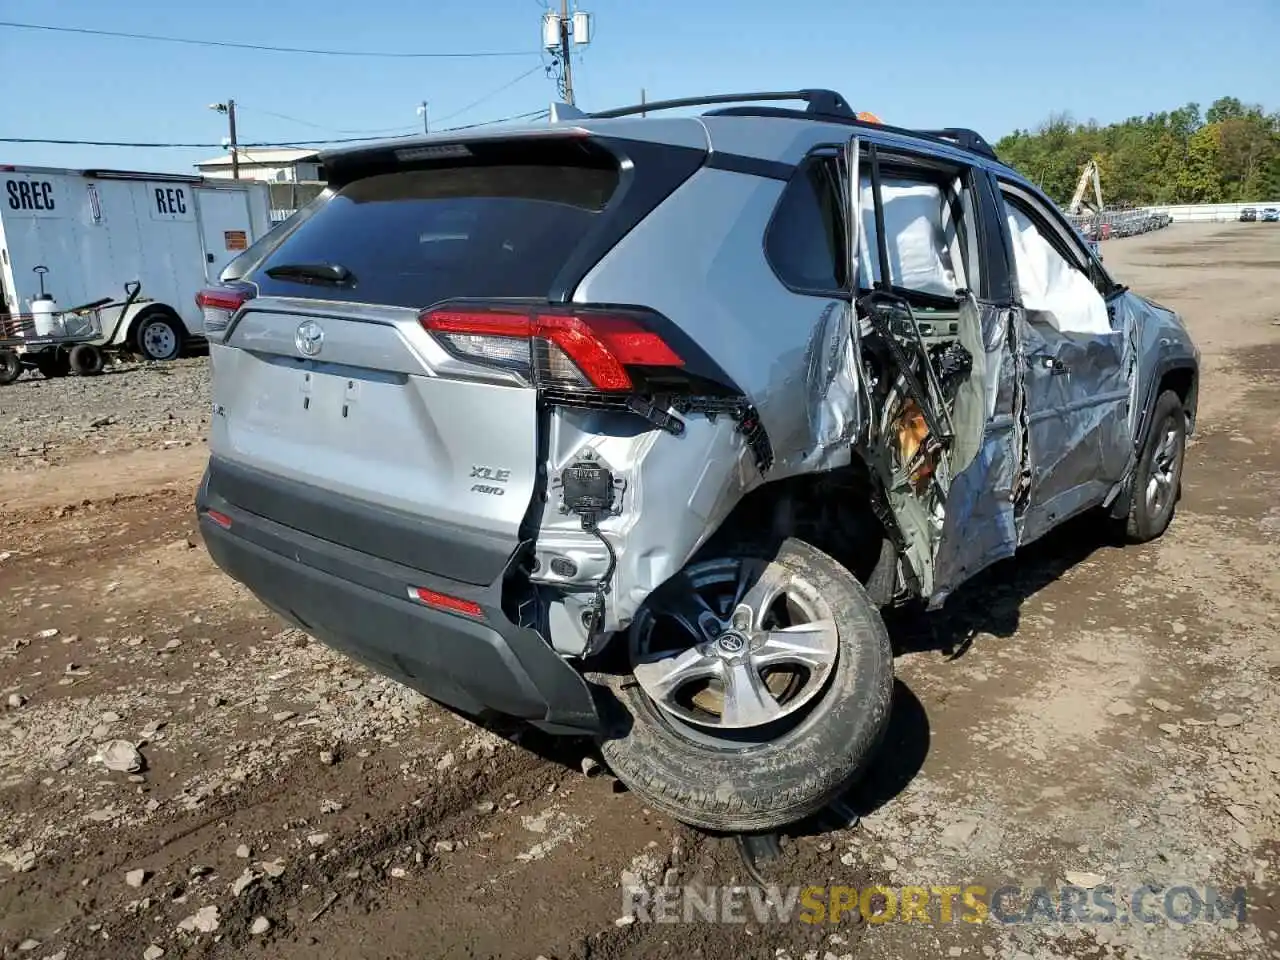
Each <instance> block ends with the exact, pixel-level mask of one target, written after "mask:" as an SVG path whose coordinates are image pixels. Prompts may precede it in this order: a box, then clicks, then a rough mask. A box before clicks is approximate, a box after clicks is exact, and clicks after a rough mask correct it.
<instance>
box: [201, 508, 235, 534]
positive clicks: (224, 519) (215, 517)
mask: <svg viewBox="0 0 1280 960" xmlns="http://www.w3.org/2000/svg"><path fill="white" fill-rule="evenodd" d="M204 515H205V516H206V517H208V518H209V519H210V520H212V521H213V522H214V523H216V524H217V525H218V526H220V527H221V528H222V529H223V530H230V529H231V518H230V517H228V516H227V515H226V514H225V513H219V512H218V511H217V510H206V511H205V512H204Z"/></svg>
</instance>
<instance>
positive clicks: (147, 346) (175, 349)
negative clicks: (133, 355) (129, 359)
mask: <svg viewBox="0 0 1280 960" xmlns="http://www.w3.org/2000/svg"><path fill="white" fill-rule="evenodd" d="M134 344H135V346H137V348H138V352H139V353H140V354H142V356H143V358H144V359H147V360H176V359H177V358H178V354H179V353H181V352H182V327H181V324H180V323H179V322H178V320H177V318H175V317H173V316H172V315H170V314H168V313H162V312H160V311H155V312H153V313H149V314H147V315H146V316H145V317H143V318H142V321H141V322H140V323H139V324H138V329H137V331H136V332H135V333H134Z"/></svg>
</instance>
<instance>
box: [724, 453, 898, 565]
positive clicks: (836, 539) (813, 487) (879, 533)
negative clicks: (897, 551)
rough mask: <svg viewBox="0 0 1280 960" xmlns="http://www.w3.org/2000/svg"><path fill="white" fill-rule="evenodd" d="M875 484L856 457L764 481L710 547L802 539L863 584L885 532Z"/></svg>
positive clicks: (729, 520)
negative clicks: (842, 463) (834, 466)
mask: <svg viewBox="0 0 1280 960" xmlns="http://www.w3.org/2000/svg"><path fill="white" fill-rule="evenodd" d="M874 493H875V485H874V482H873V480H872V477H871V473H870V470H869V469H868V467H867V465H866V464H865V463H864V462H863V461H862V460H861V459H860V458H858V457H856V456H855V458H854V460H853V462H852V463H851V464H850V465H849V466H847V467H840V468H838V469H835V470H828V471H823V472H821V473H810V474H804V475H802V476H798V477H788V478H786V479H784V480H777V481H774V482H773V483H767V484H765V485H764V486H762V487H758V488H757V489H755V490H753V491H751V493H749V494H747V496H745V497H743V498H742V500H741V501H740V502H739V503H738V505H737V506H736V507H734V509H733V511H732V512H731V513H730V514H729V516H728V517H726V518H725V520H724V522H723V523H722V524H721V525H720V528H719V529H718V530H717V531H716V533H715V534H714V536H713V537H712V538H711V541H710V543H709V546H710V547H711V548H712V549H714V546H715V545H718V544H720V543H723V542H725V541H730V540H731V541H741V540H743V539H752V540H757V539H758V540H764V541H765V542H768V543H778V544H780V543H781V542H782V541H783V540H785V539H786V538H787V537H796V538H798V539H800V540H803V541H805V542H806V543H809V544H811V545H813V546H815V547H817V548H818V549H819V550H821V551H822V552H823V553H826V554H827V555H829V556H830V557H831V558H832V559H834V560H836V561H837V562H838V563H840V564H841V565H842V566H844V567H845V568H846V569H848V570H849V572H850V573H852V574H853V575H854V576H855V577H857V578H858V580H859V581H861V582H863V583H866V582H867V580H868V578H869V577H870V576H871V573H872V571H873V570H874V569H875V567H876V563H877V561H878V560H879V559H880V548H881V545H882V543H883V542H884V537H885V531H884V526H883V524H881V522H880V520H879V518H878V517H877V516H876V512H875V510H874V509H873V507H872V497H873V496H874Z"/></svg>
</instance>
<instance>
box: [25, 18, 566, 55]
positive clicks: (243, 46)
mask: <svg viewBox="0 0 1280 960" xmlns="http://www.w3.org/2000/svg"><path fill="white" fill-rule="evenodd" d="M0 27H8V28H10V29H15V30H45V31H48V32H51V33H77V34H81V35H84V36H91V37H111V38H114V39H118V40H150V41H153V42H156V43H183V44H187V45H188V46H195V47H230V48H233V49H236V50H257V51H263V52H267V53H303V54H310V55H312V56H320V57H379V58H384V59H393V60H432V59H454V60H464V59H474V58H477V57H528V56H533V55H535V54H536V55H541V51H538V50H485V51H461V52H455V53H417V52H405V51H389V50H318V49H314V48H311V47H277V46H271V45H269V44H264V43H239V42H237V41H234V40H201V39H196V38H195V37H166V36H160V35H158V34H151V33H124V32H122V31H118V30H92V29H89V28H88V27H58V26H53V25H52V24H47V23H16V22H13V21H9V20H0Z"/></svg>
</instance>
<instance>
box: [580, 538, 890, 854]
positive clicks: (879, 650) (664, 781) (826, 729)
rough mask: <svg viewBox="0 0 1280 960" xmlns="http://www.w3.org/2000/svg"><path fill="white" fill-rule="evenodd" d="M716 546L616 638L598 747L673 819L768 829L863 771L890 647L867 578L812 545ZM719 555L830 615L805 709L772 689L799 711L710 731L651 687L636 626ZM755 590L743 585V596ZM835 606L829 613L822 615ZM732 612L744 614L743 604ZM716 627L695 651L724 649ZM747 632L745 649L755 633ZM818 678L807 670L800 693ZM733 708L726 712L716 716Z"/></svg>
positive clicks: (886, 697) (881, 720)
mask: <svg viewBox="0 0 1280 960" xmlns="http://www.w3.org/2000/svg"><path fill="white" fill-rule="evenodd" d="M716 554H717V556H716V558H713V559H711V560H706V561H699V560H697V559H695V561H693V562H691V563H690V564H689V565H688V566H687V567H686V568H685V570H684V571H682V573H681V574H677V576H676V577H675V578H672V580H671V581H668V583H667V584H664V585H663V586H662V587H660V588H659V589H658V590H657V591H655V592H654V594H653V595H651V596H650V598H649V600H648V601H646V606H645V607H642V608H641V611H640V612H639V613H638V614H637V617H636V621H635V623H633V625H632V627H631V630H630V631H629V632H628V634H627V635H625V637H624V636H619V637H618V638H616V641H615V642H619V643H621V642H624V640H625V642H626V643H627V645H628V650H627V654H628V659H627V662H628V664H631V665H632V666H630V667H629V672H627V673H625V674H618V673H612V674H598V673H589V674H588V679H589V680H592V681H593V682H596V683H600V684H603V685H604V686H606V687H607V688H608V689H609V690H610V691H612V693H613V696H614V698H616V703H608V702H605V703H604V704H603V709H604V711H605V714H606V717H607V718H608V720H609V721H616V724H614V723H612V722H610V724H609V726H608V727H607V729H608V730H609V732H608V733H607V734H606V735H605V736H603V737H602V738H601V741H600V749H601V753H602V754H603V756H604V758H605V759H606V761H607V762H608V763H609V765H610V767H611V768H612V769H613V772H614V773H615V774H616V775H617V776H618V778H619V779H620V780H622V782H623V783H625V784H626V785H627V786H628V787H630V788H631V789H632V790H633V791H635V792H636V793H637V794H638V795H639V796H641V797H642V798H644V799H645V800H646V801H647V802H648V803H650V804H651V805H653V806H654V807H656V808H657V809H659V810H662V811H663V812H665V813H667V814H669V815H670V816H672V817H674V818H675V819H677V820H680V821H683V822H684V823H687V824H690V825H692V826H696V827H702V828H705V829H709V830H719V831H760V830H771V829H775V828H777V827H781V826H784V825H786V824H790V823H794V822H796V821H797V820H801V819H803V818H805V817H806V816H809V815H810V814H813V813H816V812H817V811H818V810H821V809H822V808H823V807H825V806H826V805H827V804H829V803H830V802H831V801H832V800H834V799H835V798H836V797H838V796H839V795H840V794H842V793H843V792H844V791H846V790H847V789H848V788H849V787H850V786H851V785H852V784H853V783H854V782H855V781H856V780H857V779H858V777H859V776H860V775H861V774H862V773H864V772H865V770H866V768H867V766H868V764H869V763H870V761H871V759H872V757H873V756H874V754H875V751H876V748H877V747H878V746H879V744H880V741H881V739H882V738H883V736H884V732H885V729H886V727H887V725H888V720H889V708H890V701H891V699H892V694H893V652H892V649H891V648H890V645H889V635H888V632H887V631H886V630H885V626H884V622H883V621H882V620H881V619H880V613H879V611H878V610H877V608H876V606H875V604H874V603H873V602H872V601H871V599H870V598H869V597H868V596H867V593H866V591H865V590H864V589H863V587H862V585H861V584H860V583H859V582H858V581H857V580H856V579H855V578H854V577H853V575H852V574H851V573H849V572H848V571H847V570H846V569H845V568H844V567H842V566H840V565H839V564H838V563H836V561H835V560H833V559H832V558H831V557H829V556H827V555H826V554H825V553H822V552H821V551H819V550H817V549H816V548H815V547H812V546H810V545H809V544H807V543H804V542H803V541H800V540H795V539H790V540H786V541H784V542H783V543H782V545H781V546H780V547H778V548H773V549H770V548H768V547H764V546H762V545H741V546H737V547H732V548H727V549H725V550H717V551H716ZM717 564H743V565H745V564H753V565H755V566H756V567H757V569H760V570H761V571H762V572H761V574H760V579H759V580H758V581H757V583H759V584H766V583H770V582H775V581H776V582H783V581H785V582H788V583H792V584H794V585H796V586H795V589H797V590H800V589H803V590H804V591H809V592H811V593H812V595H813V596H816V597H817V598H818V606H819V607H820V608H821V610H822V611H823V614H822V618H821V619H823V621H824V622H831V623H833V624H834V639H833V640H832V644H833V650H834V657H835V660H834V666H832V667H831V668H830V669H829V670H825V671H824V675H823V676H822V679H821V681H820V686H819V688H818V690H817V692H815V693H811V694H809V695H810V696H811V699H809V700H807V701H804V702H803V703H802V705H801V706H800V707H798V708H789V707H785V703H786V701H785V700H782V699H780V698H778V697H777V695H776V694H774V695H773V698H774V706H773V708H770V709H794V712H793V713H790V714H788V715H786V716H784V717H781V718H780V719H777V720H775V721H772V722H768V723H764V724H761V725H758V726H751V727H749V728H746V729H726V730H717V731H712V732H708V731H707V730H705V729H699V728H698V727H697V726H695V725H694V724H693V723H690V722H687V721H686V719H685V718H682V717H677V716H674V715H673V714H672V713H671V712H670V709H669V708H668V707H664V706H660V705H659V703H658V702H657V701H655V699H653V698H652V697H651V696H650V694H649V693H648V692H646V690H645V689H644V687H642V685H641V680H640V679H638V678H637V677H636V675H635V672H636V670H637V669H640V670H645V669H652V668H650V667H645V666H635V665H634V654H635V651H636V650H637V643H638V641H637V629H639V630H640V631H641V633H643V631H644V629H645V626H644V625H645V623H646V622H647V623H649V624H651V625H652V624H656V623H658V622H660V621H659V620H658V619H657V618H659V617H661V616H662V614H661V613H654V612H652V611H651V608H656V609H660V608H661V607H662V606H664V605H665V604H666V603H667V601H663V600H660V599H659V598H660V597H661V595H662V594H663V591H664V590H665V589H666V588H667V587H669V586H670V585H671V584H673V583H676V582H677V581H679V580H680V579H681V578H685V582H686V583H689V582H692V579H693V578H696V577H698V576H701V574H700V573H699V571H701V570H704V569H716V565H717ZM762 589H764V588H762ZM753 593H754V590H752V591H748V592H747V597H750V596H751V595H752V594H753ZM791 596H792V595H791V594H790V593H788V594H787V599H788V605H787V606H786V607H785V608H784V609H787V610H790V609H791V607H790V602H791ZM732 602H733V601H732V598H730V600H729V603H730V604H732ZM806 602H810V601H806ZM775 604H776V601H770V602H769V603H768V604H766V606H768V608H769V609H770V610H772V609H774V608H775ZM737 609H739V610H741V609H742V608H741V607H740V608H737ZM646 611H650V612H646ZM723 612H724V611H723V607H722V610H721V613H722V614H723ZM703 615H704V616H705V613H704V614H703ZM828 615H829V617H830V621H826V617H827V616H828ZM754 616H755V615H754V614H752V618H753V620H754ZM765 616H768V614H767V613H766V614H765ZM699 619H700V620H701V618H699ZM712 619H713V620H715V619H716V617H713V618H712ZM815 619H816V618H815ZM686 620H687V618H686ZM731 620H732V621H733V622H735V623H736V622H737V621H738V616H737V612H736V611H735V612H734V613H733V615H732V616H731ZM668 622H674V621H668ZM721 627H723V624H720V625H719V626H717V627H715V628H713V629H715V630H718V629H720V628H721ZM652 629H653V630H654V631H656V629H657V628H656V626H653V627H652ZM728 632H732V631H728ZM651 635H652V634H651ZM686 635H687V634H686ZM773 635H774V634H770V636H773ZM815 635H816V634H815ZM720 636H721V640H713V641H710V642H709V643H706V644H701V645H700V646H699V649H705V648H707V647H711V648H717V649H718V644H719V643H721V642H722V640H723V638H724V636H725V634H721V635H720ZM751 636H752V637H753V639H751V640H748V641H747V644H748V648H751V647H752V646H754V645H755V643H756V639H758V637H759V636H760V635H758V634H754V633H753V634H751ZM793 636H795V635H794V634H793ZM690 643H692V639H691V638H690ZM734 643H735V644H736V643H737V641H736V640H735V641H734ZM685 653H686V654H690V655H693V654H696V653H697V651H694V650H686V651H685ZM722 656H723V654H722ZM738 656H741V655H740V654H739V655H738ZM712 659H714V658H712ZM667 662H669V661H667ZM751 662H752V664H754V662H755V661H754V660H752V661H751ZM658 669H659V670H661V669H662V668H661V667H659V668H658ZM767 669H769V668H766V670H767ZM784 670H785V668H784ZM752 672H753V673H754V675H755V676H756V677H762V676H764V675H765V674H764V673H762V671H760V670H758V669H753V670H752ZM646 675H647V676H652V674H646ZM812 679H813V675H810V680H808V681H806V686H805V687H803V688H801V692H802V693H804V692H805V691H806V690H807V689H808V684H809V683H810V682H812ZM769 682H771V680H770V681H769ZM651 689H653V687H652V685H651ZM756 689H759V688H758V687H757V688H756ZM699 695H702V694H699ZM674 696H675V695H674V694H673V695H672V697H673V698H674ZM601 699H602V701H608V699H609V698H608V697H607V696H605V697H602V698H601ZM730 699H731V698H730V697H729V696H728V695H727V694H725V695H723V696H722V700H721V702H722V703H723V704H725V705H726V706H727V704H728V702H729V700H730ZM747 699H748V700H749V699H750V698H747ZM726 717H728V711H727V710H726V711H725V712H724V713H723V714H722V717H721V719H722V720H723V719H724V718H726Z"/></svg>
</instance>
